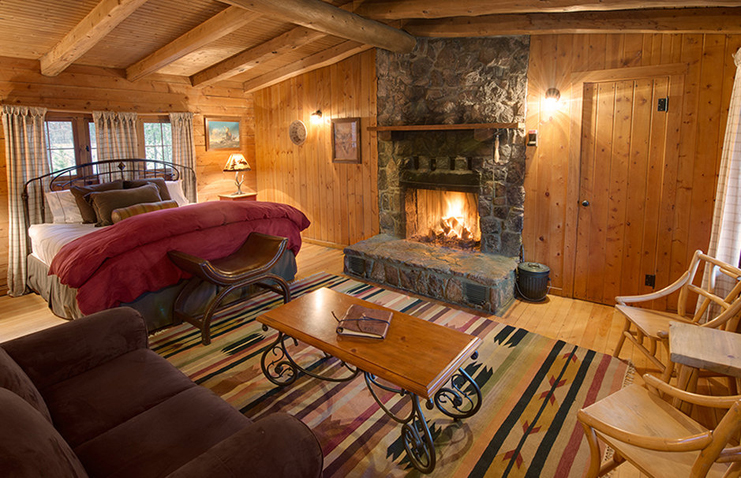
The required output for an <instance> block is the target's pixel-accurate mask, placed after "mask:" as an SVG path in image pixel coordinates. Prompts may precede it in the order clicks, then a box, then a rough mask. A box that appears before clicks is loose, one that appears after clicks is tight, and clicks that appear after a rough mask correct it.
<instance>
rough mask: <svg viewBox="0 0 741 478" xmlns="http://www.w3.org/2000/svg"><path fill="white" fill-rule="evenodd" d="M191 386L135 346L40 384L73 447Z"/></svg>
mask: <svg viewBox="0 0 741 478" xmlns="http://www.w3.org/2000/svg"><path fill="white" fill-rule="evenodd" d="M192 387H196V385H195V384H194V383H193V382H191V381H190V379H189V378H188V377H186V376H185V375H184V374H183V373H182V372H180V371H179V370H178V369H176V368H175V367H173V366H172V365H171V364H170V363H169V362H168V361H167V360H165V359H163V358H162V357H160V356H159V355H157V354H156V353H154V352H152V351H151V350H149V349H138V350H134V351H133V352H129V353H127V354H124V355H121V356H120V357H117V358H114V359H113V360H110V361H108V362H105V363H103V364H102V365H99V366H97V367H95V368H93V369H91V370H89V371H87V372H85V373H82V374H80V375H77V376H75V377H72V378H70V379H68V380H65V381H63V382H59V383H57V384H55V385H52V386H51V387H49V388H46V389H44V391H43V393H44V398H45V399H46V404H47V406H48V407H49V411H50V412H51V416H52V419H53V420H54V424H55V425H56V428H57V430H59V433H60V434H61V435H62V436H63V437H64V438H65V439H66V440H67V442H68V443H69V444H70V446H72V447H73V448H74V447H76V446H78V445H80V444H82V443H84V442H86V441H88V440H90V439H92V438H95V437H96V436H98V435H100V434H101V433H103V432H105V431H106V430H109V429H111V428H113V427H115V426H117V425H119V424H121V423H123V422H125V421H126V420H129V419H130V418H132V417H134V416H136V415H138V414H140V413H142V412H144V411H145V410H148V409H150V408H152V407H154V406H156V405H158V404H159V403H161V402H163V401H165V400H167V399H168V398H170V397H172V396H174V395H176V394H178V393H179V392H182V391H183V390H186V389H188V388H192Z"/></svg>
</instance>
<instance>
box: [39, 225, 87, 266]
mask: <svg viewBox="0 0 741 478" xmlns="http://www.w3.org/2000/svg"><path fill="white" fill-rule="evenodd" d="M95 230H96V227H95V224H34V225H32V226H31V227H30V228H29V229H28V235H29V236H30V237H31V251H32V254H33V255H34V256H36V258H37V259H39V260H40V261H41V262H43V263H44V264H46V265H47V266H50V265H51V261H52V259H54V256H56V255H57V252H59V250H60V249H61V248H62V247H63V246H64V245H65V244H67V243H69V242H72V241H74V240H75V239H77V238H78V237H82V236H84V235H86V234H90V233H91V232H93V231H95Z"/></svg>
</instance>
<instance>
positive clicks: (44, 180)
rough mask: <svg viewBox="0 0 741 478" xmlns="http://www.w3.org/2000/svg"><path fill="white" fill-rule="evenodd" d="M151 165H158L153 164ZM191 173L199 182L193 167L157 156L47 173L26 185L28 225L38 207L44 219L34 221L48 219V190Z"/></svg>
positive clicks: (94, 163)
mask: <svg viewBox="0 0 741 478" xmlns="http://www.w3.org/2000/svg"><path fill="white" fill-rule="evenodd" d="M151 165H154V166H155V167H154V168H152V167H151ZM148 166H149V167H148ZM187 176H190V177H191V178H192V179H193V183H194V184H195V178H196V173H195V171H194V170H193V168H190V167H188V166H183V165H181V164H175V163H171V162H167V161H158V160H155V159H112V160H108V161H96V162H92V163H85V164H80V165H77V166H70V167H68V168H64V169H61V170H58V171H54V172H52V173H47V174H44V175H43V176H39V177H36V178H32V179H29V180H28V181H26V184H24V185H23V193H22V194H21V198H22V199H23V214H24V218H25V221H26V229H28V227H30V226H31V224H32V222H31V221H32V217H31V210H33V211H34V212H36V211H38V214H33V218H40V219H41V220H40V221H38V220H36V221H35V222H33V224H38V223H43V222H46V200H45V198H44V192H46V191H63V190H65V189H70V188H72V187H73V186H89V185H92V184H100V183H106V182H110V181H114V180H116V179H127V180H131V179H146V178H163V179H165V180H167V181H177V180H179V179H181V178H185V177H187ZM32 206H33V209H32Z"/></svg>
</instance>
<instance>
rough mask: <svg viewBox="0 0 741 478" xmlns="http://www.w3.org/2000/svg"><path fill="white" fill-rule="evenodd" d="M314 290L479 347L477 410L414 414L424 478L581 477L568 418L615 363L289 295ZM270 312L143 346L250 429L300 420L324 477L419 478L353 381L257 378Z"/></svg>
mask: <svg viewBox="0 0 741 478" xmlns="http://www.w3.org/2000/svg"><path fill="white" fill-rule="evenodd" d="M320 287H330V288H332V289H335V290H337V291H339V292H343V293H346V294H350V295H353V296H356V297H360V298H362V299H365V300H369V301H371V302H375V303H377V304H382V305H384V306H386V307H389V308H391V309H395V310H400V311H404V312H406V313H409V314H411V315H414V316H417V317H420V318H423V319H426V320H430V321H432V322H436V323H438V324H442V325H445V326H448V327H453V328H456V329H458V330H462V331H465V332H468V333H471V334H474V335H476V336H478V337H481V339H482V340H483V344H482V346H481V348H480V349H479V357H478V359H477V360H475V361H469V362H468V363H467V364H466V365H465V369H466V371H467V372H468V373H469V374H470V375H472V376H473V378H474V379H475V380H476V382H477V383H478V384H479V386H480V388H481V391H482V395H483V403H482V407H481V410H479V412H478V413H477V414H476V415H474V416H473V417H471V418H468V419H466V420H462V421H458V422H456V421H453V420H452V419H449V418H448V417H446V416H445V415H443V414H442V413H440V412H439V411H437V410H427V409H426V408H425V409H424V412H425V415H426V417H427V419H428V420H429V422H430V426H431V431H432V434H433V438H434V442H435V448H436V450H437V467H436V469H435V470H434V472H433V473H432V475H431V476H437V477H454V476H455V477H467V476H471V477H479V476H497V477H498V476H509V477H519V476H553V477H567V476H574V477H581V476H584V474H585V470H586V468H587V466H588V463H589V456H588V445H587V443H586V440H585V439H584V434H583V432H582V429H581V426H580V425H579V424H578V422H577V421H576V412H577V411H578V410H579V409H580V408H582V407H584V406H586V405H589V404H591V403H593V402H594V401H596V400H599V399H600V398H602V397H604V396H606V395H609V394H610V393H612V392H614V391H616V390H618V389H619V388H620V387H621V386H622V383H623V380H624V378H625V375H626V373H627V366H626V365H625V364H624V363H623V362H621V361H619V360H617V359H614V358H612V357H611V356H608V355H604V354H601V353H598V352H594V351H592V350H587V349H584V348H580V347H577V346H575V345H571V344H568V343H565V342H563V341H560V340H553V339H549V338H546V337H543V336H541V335H537V334H534V333H530V332H528V331H526V330H524V329H518V328H515V327H511V326H507V325H503V324H500V323H497V322H495V321H493V320H490V319H488V318H485V317H479V316H475V315H472V314H469V313H466V312H462V311H459V310H456V309H452V308H447V307H443V306H440V305H435V304H432V303H430V302H427V301H425V300H420V299H415V298H411V297H408V296H405V295H402V294H399V293H396V292H391V291H387V290H384V289H381V288H379V287H375V286H371V285H368V284H363V283H361V282H357V281H354V280H351V279H347V278H344V277H338V276H334V275H330V274H317V275H314V276H312V277H309V278H307V279H305V280H302V281H299V282H296V283H294V284H293V285H292V291H293V294H294V297H297V296H299V295H301V294H304V293H306V292H310V291H312V290H316V289H318V288H320ZM279 304H280V299H279V298H278V296H277V295H276V294H273V293H265V294H262V295H260V296H257V297H255V298H253V299H252V300H250V301H248V302H246V303H244V304H242V305H240V306H238V307H237V308H236V310H231V311H228V312H227V313H224V314H221V315H220V316H219V317H217V318H216V320H215V321H214V323H213V326H212V340H213V341H212V343H211V345H209V346H203V345H201V344H200V336H199V334H198V332H197V331H196V330H195V329H194V327H192V326H190V325H188V324H185V325H181V326H178V327H174V328H171V329H168V330H166V331H164V332H162V333H160V334H157V335H156V336H154V337H152V338H151V339H150V346H151V347H152V349H153V350H155V351H156V352H158V353H159V354H161V355H162V356H164V357H165V358H167V359H168V360H169V361H170V362H172V363H173V364H174V365H175V366H177V367H178V368H179V369H181V370H182V371H183V372H185V373H186V374H187V375H189V376H190V377H191V379H193V380H194V381H196V382H197V383H199V384H201V385H204V386H206V387H208V388H210V389H211V390H213V391H214V392H216V393H217V394H218V395H220V396H222V397H223V398H224V399H225V400H226V401H228V402H229V403H230V404H232V405H233V406H235V407H236V408H238V409H240V410H241V411H242V412H243V413H245V414H246V415H247V416H249V417H251V418H253V419H259V418H260V417H261V416H265V415H268V414H271V413H274V412H276V411H285V412H288V413H291V414H293V415H295V416H297V417H298V418H300V419H301V420H302V421H303V422H304V423H306V424H307V425H308V426H309V427H310V428H311V429H312V430H314V433H315V434H316V435H317V437H318V438H319V441H320V442H321V445H322V449H323V451H324V476H325V477H345V476H358V477H361V476H362V477H376V476H418V475H419V473H418V472H417V471H416V470H414V469H413V468H412V467H411V466H410V464H409V462H408V460H407V458H406V454H405V451H404V444H403V442H402V441H401V438H400V431H401V427H400V426H399V425H398V424H397V423H396V422H394V421H393V420H391V419H390V418H388V417H387V416H386V415H385V414H384V413H383V411H382V410H380V408H379V406H378V404H376V402H375V401H374V400H373V399H372V397H371V396H370V394H369V393H368V391H367V390H366V386H365V381H364V380H363V378H362V376H358V377H356V378H355V379H354V380H352V381H350V382H343V383H330V382H325V381H319V380H316V379H313V378H311V377H307V376H302V377H300V378H299V379H298V380H297V381H296V382H294V383H293V384H292V385H290V386H288V387H284V388H278V387H276V386H274V385H273V384H272V383H270V382H269V381H268V380H267V379H265V378H264V377H263V375H262V372H261V370H260V355H261V353H262V350H263V349H264V348H265V347H266V346H267V345H268V344H270V343H271V342H272V341H273V340H274V338H275V337H276V335H277V333H276V332H275V331H273V330H270V331H268V332H263V331H262V329H261V325H260V324H259V323H258V322H256V321H255V317H256V316H257V315H258V314H260V313H261V312H262V311H265V310H267V309H270V308H272V307H275V306H277V305H279ZM543 320H548V318H547V317H543ZM292 350H295V351H296V352H295V353H293V352H292V356H293V357H294V358H295V359H296V360H297V361H298V362H299V363H301V364H302V365H304V366H305V367H307V368H310V367H314V368H322V369H323V370H327V371H329V372H331V371H332V370H333V369H338V368H341V367H340V366H339V364H337V363H336V362H337V361H336V360H335V359H332V358H330V359H328V358H326V357H323V356H322V355H321V354H319V353H318V352H317V351H316V350H315V349H312V348H311V347H308V346H304V345H303V344H299V346H298V347H293V349H292ZM410 360H413V358H410ZM310 364H313V365H310ZM422 366H423V364H422ZM380 396H381V398H382V400H383V401H384V403H385V404H386V406H387V407H389V408H390V409H392V410H405V409H408V407H409V405H408V399H401V398H400V397H399V396H398V395H396V394H392V393H384V394H380Z"/></svg>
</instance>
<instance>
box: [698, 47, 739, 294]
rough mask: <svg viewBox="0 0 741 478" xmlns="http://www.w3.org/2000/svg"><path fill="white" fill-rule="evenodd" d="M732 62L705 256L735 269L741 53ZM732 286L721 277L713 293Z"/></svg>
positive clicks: (737, 252)
mask: <svg viewBox="0 0 741 478" xmlns="http://www.w3.org/2000/svg"><path fill="white" fill-rule="evenodd" d="M734 60H735V62H736V79H735V80H734V83H733V91H732V92H731V104H730V107H729V110H728V124H727V125H726V135H725V139H724V140H723V152H722V154H721V160H720V171H719V176H718V189H717V191H716V193H715V211H714V214H713V226H712V229H711V233H710V246H709V247H708V255H710V256H713V257H715V258H717V259H720V260H721V261H723V262H727V263H728V264H731V265H733V266H738V265H739V262H740V261H741V49H739V50H738V51H737V52H736V54H735V55H734ZM708 269H709V268H707V269H706V271H705V275H704V277H703V286H704V287H707V285H708V284H709V283H710V282H709V281H710V277H709V275H708ZM734 285H735V282H733V281H732V280H731V279H730V278H729V277H727V276H726V275H725V274H719V275H718V276H717V277H716V286H715V290H716V293H717V294H718V295H720V296H723V297H725V296H726V295H727V294H728V293H729V292H730V291H731V289H732V288H733V286H734Z"/></svg>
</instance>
